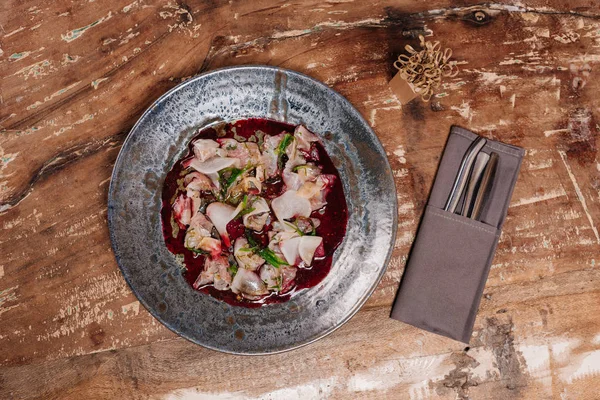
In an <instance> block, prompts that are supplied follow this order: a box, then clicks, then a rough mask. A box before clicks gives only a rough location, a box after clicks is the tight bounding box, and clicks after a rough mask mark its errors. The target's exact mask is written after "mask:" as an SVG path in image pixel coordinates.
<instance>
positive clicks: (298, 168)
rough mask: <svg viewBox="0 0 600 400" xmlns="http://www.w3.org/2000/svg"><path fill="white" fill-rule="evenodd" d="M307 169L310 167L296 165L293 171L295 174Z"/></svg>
mask: <svg viewBox="0 0 600 400" xmlns="http://www.w3.org/2000/svg"><path fill="white" fill-rule="evenodd" d="M306 168H308V165H296V166H295V167H294V168H292V171H293V172H298V171H300V170H301V169H306Z"/></svg>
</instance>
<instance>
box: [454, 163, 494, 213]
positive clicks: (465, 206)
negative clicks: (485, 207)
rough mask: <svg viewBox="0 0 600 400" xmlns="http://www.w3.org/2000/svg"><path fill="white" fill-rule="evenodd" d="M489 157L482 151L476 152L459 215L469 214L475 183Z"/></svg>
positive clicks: (479, 178) (477, 181) (476, 183)
mask: <svg viewBox="0 0 600 400" xmlns="http://www.w3.org/2000/svg"><path fill="white" fill-rule="evenodd" d="M489 159H490V156H489V154H486V153H483V152H480V153H479V154H477V158H476V159H475V164H474V165H473V172H471V178H470V179H469V185H468V186H467V192H466V194H465V202H464V204H463V208H462V211H461V215H463V216H465V217H469V216H470V212H471V206H472V205H473V198H474V197H475V190H476V189H477V185H479V182H480V181H481V176H482V175H483V171H484V170H485V166H486V165H487V163H488V160H489Z"/></svg>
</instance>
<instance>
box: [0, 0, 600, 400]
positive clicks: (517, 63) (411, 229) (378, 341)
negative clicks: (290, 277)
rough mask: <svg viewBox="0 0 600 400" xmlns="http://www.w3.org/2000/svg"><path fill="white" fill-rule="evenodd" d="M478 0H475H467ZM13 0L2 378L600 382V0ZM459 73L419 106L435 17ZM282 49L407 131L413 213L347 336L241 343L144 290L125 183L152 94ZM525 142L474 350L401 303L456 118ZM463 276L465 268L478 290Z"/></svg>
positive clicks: (99, 393) (1, 135) (446, 392)
mask: <svg viewBox="0 0 600 400" xmlns="http://www.w3.org/2000/svg"><path fill="white" fill-rule="evenodd" d="M457 4H460V5H457ZM1 8H2V9H1V10H0V79H1V81H0V125H1V126H0V227H1V229H2V230H1V233H0V398H2V399H5V398H9V399H10V398H41V399H52V398H60V399H95V398H102V399H123V398H132V399H133V398H135V399H145V398H156V399H235V400H238V399H246V398H252V399H258V398H260V399H310V398H348V399H360V398H373V399H381V398H390V399H391V398H394V399H395V398H398V399H403V398H410V399H413V400H415V399H455V398H473V399H510V398H529V399H550V398H552V399H598V398H600V394H598V393H599V388H600V317H599V307H600V233H599V229H600V158H599V157H598V146H599V144H598V143H597V141H598V136H599V135H598V132H599V130H600V126H599V125H598V124H599V123H600V100H599V98H598V91H599V90H600V81H599V80H598V70H599V68H600V6H598V4H597V2H596V1H595V0H569V1H562V0H534V1H511V2H508V3H503V4H499V3H498V4H490V3H486V4H485V5H483V4H477V3H476V2H473V1H470V0H463V1H460V2H452V1H449V0H432V1H409V0H397V1H376V2H366V1H365V2H363V1H355V0H329V1H316V0H307V1H289V2H275V1H265V0H258V1H247V2H240V1H221V0H181V1H180V2H165V1H158V0H135V1H133V0H110V1H93V0H90V1H83V0H79V1H66V0H56V1H47V0H26V1H23V0H5V1H3V5H2V7H1ZM419 34H426V35H428V36H430V39H433V40H440V41H442V44H443V46H448V47H451V48H452V49H453V50H454V55H455V59H456V60H458V61H459V63H460V67H461V72H460V74H459V75H458V76H457V77H456V78H453V79H450V80H447V81H446V82H445V83H444V85H443V88H441V89H440V90H439V91H438V92H437V95H436V97H435V98H434V99H433V101H432V102H431V103H423V102H421V101H414V102H412V103H410V104H408V105H407V106H401V105H400V104H399V103H398V101H397V100H396V99H395V97H394V96H393V95H392V94H391V92H390V91H389V89H388V86H387V82H388V81H389V80H390V79H391V77H392V75H393V72H394V70H393V68H392V66H391V64H392V62H393V61H394V60H395V58H396V57H397V56H398V54H399V53H400V52H401V51H402V48H403V47H404V45H406V44H408V43H410V44H413V45H415V44H416V43H417V39H416V37H417V35H419ZM239 64H270V65H277V66H281V67H285V68H291V69H294V70H298V71H301V72H304V73H306V74H308V75H310V76H313V77H315V78H317V79H319V80H321V81H323V82H325V83H326V84H328V85H329V86H331V87H333V88H334V89H336V90H337V91H339V92H340V93H342V94H343V95H344V96H346V97H347V98H348V99H349V100H350V101H351V102H352V103H353V104H354V105H355V106H356V107H357V108H358V110H359V111H360V112H361V113H362V114H363V115H364V117H365V118H366V119H367V120H368V121H369V123H370V124H371V126H372V127H373V128H374V130H375V131H376V132H377V134H378V136H379V138H380V140H381V141H382V143H383V145H384V146H385V148H386V151H387V153H388V156H389V160H390V163H391V165H392V167H393V169H394V172H395V176H396V183H397V188H398V199H399V204H400V206H399V209H398V215H399V231H398V239H397V242H396V246H395V250H394V254H393V258H392V260H391V262H390V265H389V267H388V269H387V272H386V274H385V277H384V279H383V280H382V282H381V283H380V285H379V287H378V288H377V290H376V292H375V293H374V295H373V296H372V297H371V299H370V300H369V301H368V303H367V304H366V305H365V306H364V307H363V308H362V310H361V311H360V312H359V313H358V314H357V315H356V316H355V317H354V318H353V319H352V320H351V321H350V322H349V323H347V324H346V325H345V326H344V327H342V328H341V329H340V330H338V331H336V332H335V333H333V334H332V335H330V336H329V337H327V338H325V339H323V340H321V341H319V342H317V343H315V344H313V345H310V346H307V347H304V348H302V349H299V350H296V351H293V352H289V353H285V354H281V355H275V356H269V357H235V356H230V355H224V354H220V353H217V352H213V351H210V350H205V349H203V348H201V347H199V346H196V345H193V344H191V343H189V342H187V341H186V340H184V339H181V338H179V337H177V336H176V335H175V334H173V333H171V332H170V331H169V330H167V329H166V328H164V327H163V326H162V325H161V324H160V323H158V322H157V321H156V320H154V318H152V317H151V316H150V314H149V313H148V312H147V311H146V310H145V309H144V308H143V307H140V303H139V302H138V301H137V300H136V298H135V296H134V295H133V294H132V292H131V291H130V289H129V288H128V286H127V285H126V283H125V281H124V280H123V278H122V276H121V274H120V272H119V270H118V268H117V265H116V263H115V260H114V257H113V253H112V251H111V249H110V243H109V238H108V229H107V225H106V211H107V209H106V198H107V190H108V183H109V181H110V174H111V171H112V167H113V164H114V161H115V158H116V156H117V153H118V151H119V148H120V146H121V144H122V142H123V140H124V138H125V136H126V135H127V132H128V131H129V129H130V128H131V127H132V125H133V124H134V122H135V121H136V119H137V118H138V117H139V116H140V115H141V113H142V112H143V110H144V109H145V108H146V107H147V106H148V105H149V104H150V103H151V102H152V101H154V100H155V99H156V98H157V97H158V96H160V95H161V94H162V93H164V92H165V91H166V90H168V89H169V88H171V87H173V86H175V85H177V84H178V83H180V82H181V81H183V80H185V79H187V78H188V77H190V76H193V75H195V74H197V73H199V72H203V71H207V70H211V69H214V68H218V67H222V66H228V65H239ZM452 124H458V125H462V126H464V127H467V128H470V129H472V130H475V131H477V132H480V133H481V134H483V135H485V136H487V137H491V138H496V139H499V140H502V141H505V142H508V143H512V144H515V145H519V146H523V147H524V148H525V149H527V154H526V157H525V159H524V162H523V167H522V170H521V175H520V177H519V181H518V184H517V187H516V190H515V193H514V196H513V199H512V203H511V207H510V209H509V214H508V219H507V222H506V224H505V228H504V232H503V234H502V237H501V240H500V244H499V247H498V251H497V254H496V257H495V258H494V262H493V266H492V270H491V272H490V277H489V279H488V282H487V286H486V288H485V296H484V299H483V300H482V303H481V307H480V311H479V314H478V318H477V321H476V325H475V332H474V334H473V339H472V342H471V345H470V347H466V348H465V346H464V345H461V344H460V343H457V342H454V341H452V340H450V339H446V338H443V337H440V336H436V335H433V334H429V333H427V332H424V331H420V330H417V329H416V328H413V327H411V326H408V325H405V324H402V323H400V322H397V321H393V320H390V319H389V318H388V315H389V311H390V306H391V303H392V301H393V298H394V295H395V291H396V289H397V287H398V283H399V280H400V278H401V275H402V271H403V268H404V264H405V261H406V257H407V253H408V251H409V249H410V245H411V243H412V240H413V238H414V234H415V230H416V227H417V224H418V221H419V217H420V215H421V212H422V210H423V205H424V203H425V201H426V199H427V194H428V190H429V188H430V186H431V183H432V180H433V177H434V174H435V169H436V164H437V161H438V160H439V156H440V154H441V151H442V148H443V145H444V142H445V140H446V137H447V134H448V131H449V128H450V126H451V125H452ZM457 290H460V288H457Z"/></svg>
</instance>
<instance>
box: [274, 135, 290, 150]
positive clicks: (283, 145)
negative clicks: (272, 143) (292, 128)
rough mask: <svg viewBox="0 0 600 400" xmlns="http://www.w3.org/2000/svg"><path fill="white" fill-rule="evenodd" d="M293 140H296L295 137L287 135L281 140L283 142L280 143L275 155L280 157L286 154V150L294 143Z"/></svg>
mask: <svg viewBox="0 0 600 400" xmlns="http://www.w3.org/2000/svg"><path fill="white" fill-rule="evenodd" d="M292 140H294V136H292V135H290V134H289V133H286V134H285V135H284V136H283V138H282V139H281V142H279V146H277V150H275V153H276V154H278V155H282V154H283V153H285V149H287V147H288V146H289V145H290V143H292Z"/></svg>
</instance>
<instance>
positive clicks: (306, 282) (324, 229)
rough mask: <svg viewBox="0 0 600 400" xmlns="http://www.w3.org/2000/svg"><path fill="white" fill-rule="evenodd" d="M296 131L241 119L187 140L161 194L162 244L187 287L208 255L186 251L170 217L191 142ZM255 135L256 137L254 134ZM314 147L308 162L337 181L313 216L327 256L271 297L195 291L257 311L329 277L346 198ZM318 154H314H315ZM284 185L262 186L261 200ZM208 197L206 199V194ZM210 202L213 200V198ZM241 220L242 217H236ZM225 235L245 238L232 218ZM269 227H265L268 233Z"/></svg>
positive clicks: (300, 271) (323, 156)
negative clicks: (176, 260) (180, 266)
mask: <svg viewBox="0 0 600 400" xmlns="http://www.w3.org/2000/svg"><path fill="white" fill-rule="evenodd" d="M294 129H295V126H294V125H290V124H287V123H284V122H278V121H272V120H268V119H262V118H249V119H245V120H239V121H235V122H233V123H221V124H218V125H215V126H211V127H207V128H204V129H202V130H200V131H199V132H198V134H197V135H196V136H195V137H194V138H193V139H192V140H191V141H190V144H189V145H188V153H187V154H186V155H185V156H184V157H183V158H182V159H181V160H179V161H177V163H175V165H174V166H173V168H172V169H171V171H169V173H168V174H167V176H166V178H165V183H164V187H163V192H162V209H161V219H162V229H163V236H164V238H165V243H166V245H167V248H168V249H169V251H170V252H171V253H173V254H175V255H176V256H177V257H178V258H179V259H180V261H183V263H184V264H185V268H184V269H183V277H184V278H185V280H186V281H187V282H188V283H189V284H190V286H191V285H192V284H193V283H194V282H195V281H196V278H198V276H199V275H200V272H202V270H203V268H204V261H205V259H206V257H207V256H205V255H200V254H195V253H193V252H192V251H190V250H188V249H186V248H185V246H184V238H185V230H183V229H178V228H175V227H177V223H175V222H174V219H173V215H172V214H173V210H172V204H173V201H174V200H175V199H176V198H177V196H179V194H181V193H185V192H184V189H183V188H182V185H181V182H182V180H183V177H184V176H185V175H186V174H187V173H189V172H190V171H191V169H189V168H187V169H186V168H184V167H183V165H182V163H183V161H184V160H186V159H187V158H188V157H190V156H191V155H193V151H192V142H193V141H194V140H195V139H199V138H202V139H217V138H233V139H236V140H238V141H240V142H242V141H246V140H247V139H248V138H250V137H252V136H254V135H255V132H257V131H258V132H259V134H258V135H261V133H260V132H263V133H264V134H265V135H278V134H280V133H282V132H287V133H290V134H293V132H294ZM258 135H257V136H258ZM313 146H315V148H314V149H313V151H312V152H311V154H312V156H316V155H317V154H318V160H317V157H314V158H313V159H311V158H310V157H309V158H307V161H312V162H314V163H315V164H316V165H318V166H320V167H321V168H322V173H323V174H332V175H335V176H336V180H335V183H334V184H333V186H332V187H331V189H330V190H329V192H328V193H327V197H326V200H327V205H326V206H324V207H323V208H321V209H320V210H317V211H313V213H312V215H311V216H312V217H316V218H319V219H320V220H321V225H320V226H319V227H318V228H317V230H316V234H317V235H318V236H321V237H322V238H323V247H324V249H325V256H323V257H315V259H314V260H313V263H312V266H311V267H310V268H309V269H308V268H298V272H297V274H296V279H295V284H294V286H293V288H292V289H291V290H290V291H288V292H286V293H284V294H278V293H275V292H273V293H271V294H269V295H266V296H265V297H263V298H261V299H259V300H252V301H251V300H247V299H243V298H241V297H239V296H238V295H236V294H235V293H233V292H232V291H231V290H226V291H220V290H217V289H215V288H214V287H213V286H212V285H207V286H204V287H201V288H199V289H198V290H199V291H200V292H203V293H206V294H209V295H211V296H213V297H215V298H217V299H219V300H222V301H225V302H226V303H228V304H232V305H236V306H244V307H260V306H262V305H264V304H269V303H281V302H285V301H287V300H289V299H290V298H291V297H292V296H293V295H294V294H295V293H298V292H299V291H300V290H302V289H307V288H311V287H313V286H315V285H317V284H318V283H319V282H321V281H322V280H323V279H324V278H325V277H326V276H327V274H328V273H329V271H330V269H331V264H332V261H333V253H334V252H335V249H336V248H337V247H338V246H339V245H340V243H341V242H342V240H343V239H344V235H345V234H346V225H347V222H348V207H347V205H346V199H345V197H344V190H343V185H342V182H341V179H340V176H339V173H338V171H337V169H336V168H335V167H334V165H333V162H332V161H331V158H330V157H329V156H328V155H327V152H326V151H325V149H324V148H323V146H322V145H321V144H320V143H318V142H317V143H314V144H313ZM315 153H317V154H315ZM284 189H285V187H284V185H283V182H281V181H280V180H276V181H273V182H268V183H266V184H265V185H264V186H263V193H262V194H261V196H263V197H264V198H266V199H267V200H268V201H270V200H271V199H273V198H275V197H277V196H279V195H280V194H282V193H283V191H284ZM204 197H205V198H209V196H204ZM211 200H212V199H211ZM240 219H241V218H240ZM227 229H228V232H229V234H230V237H231V239H232V243H233V241H234V240H235V238H236V237H239V236H241V235H242V234H243V232H244V229H243V225H241V222H237V220H234V221H232V222H230V223H229V225H228V226H227ZM176 230H178V232H176ZM266 231H267V227H265V228H264V229H263V232H265V233H266ZM253 236H254V237H255V238H256V239H257V241H262V242H263V243H265V241H268V239H267V238H266V234H263V235H261V233H260V232H258V233H254V234H253ZM222 246H223V254H224V255H228V254H231V253H232V249H231V248H227V247H226V246H225V245H224V244H222Z"/></svg>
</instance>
